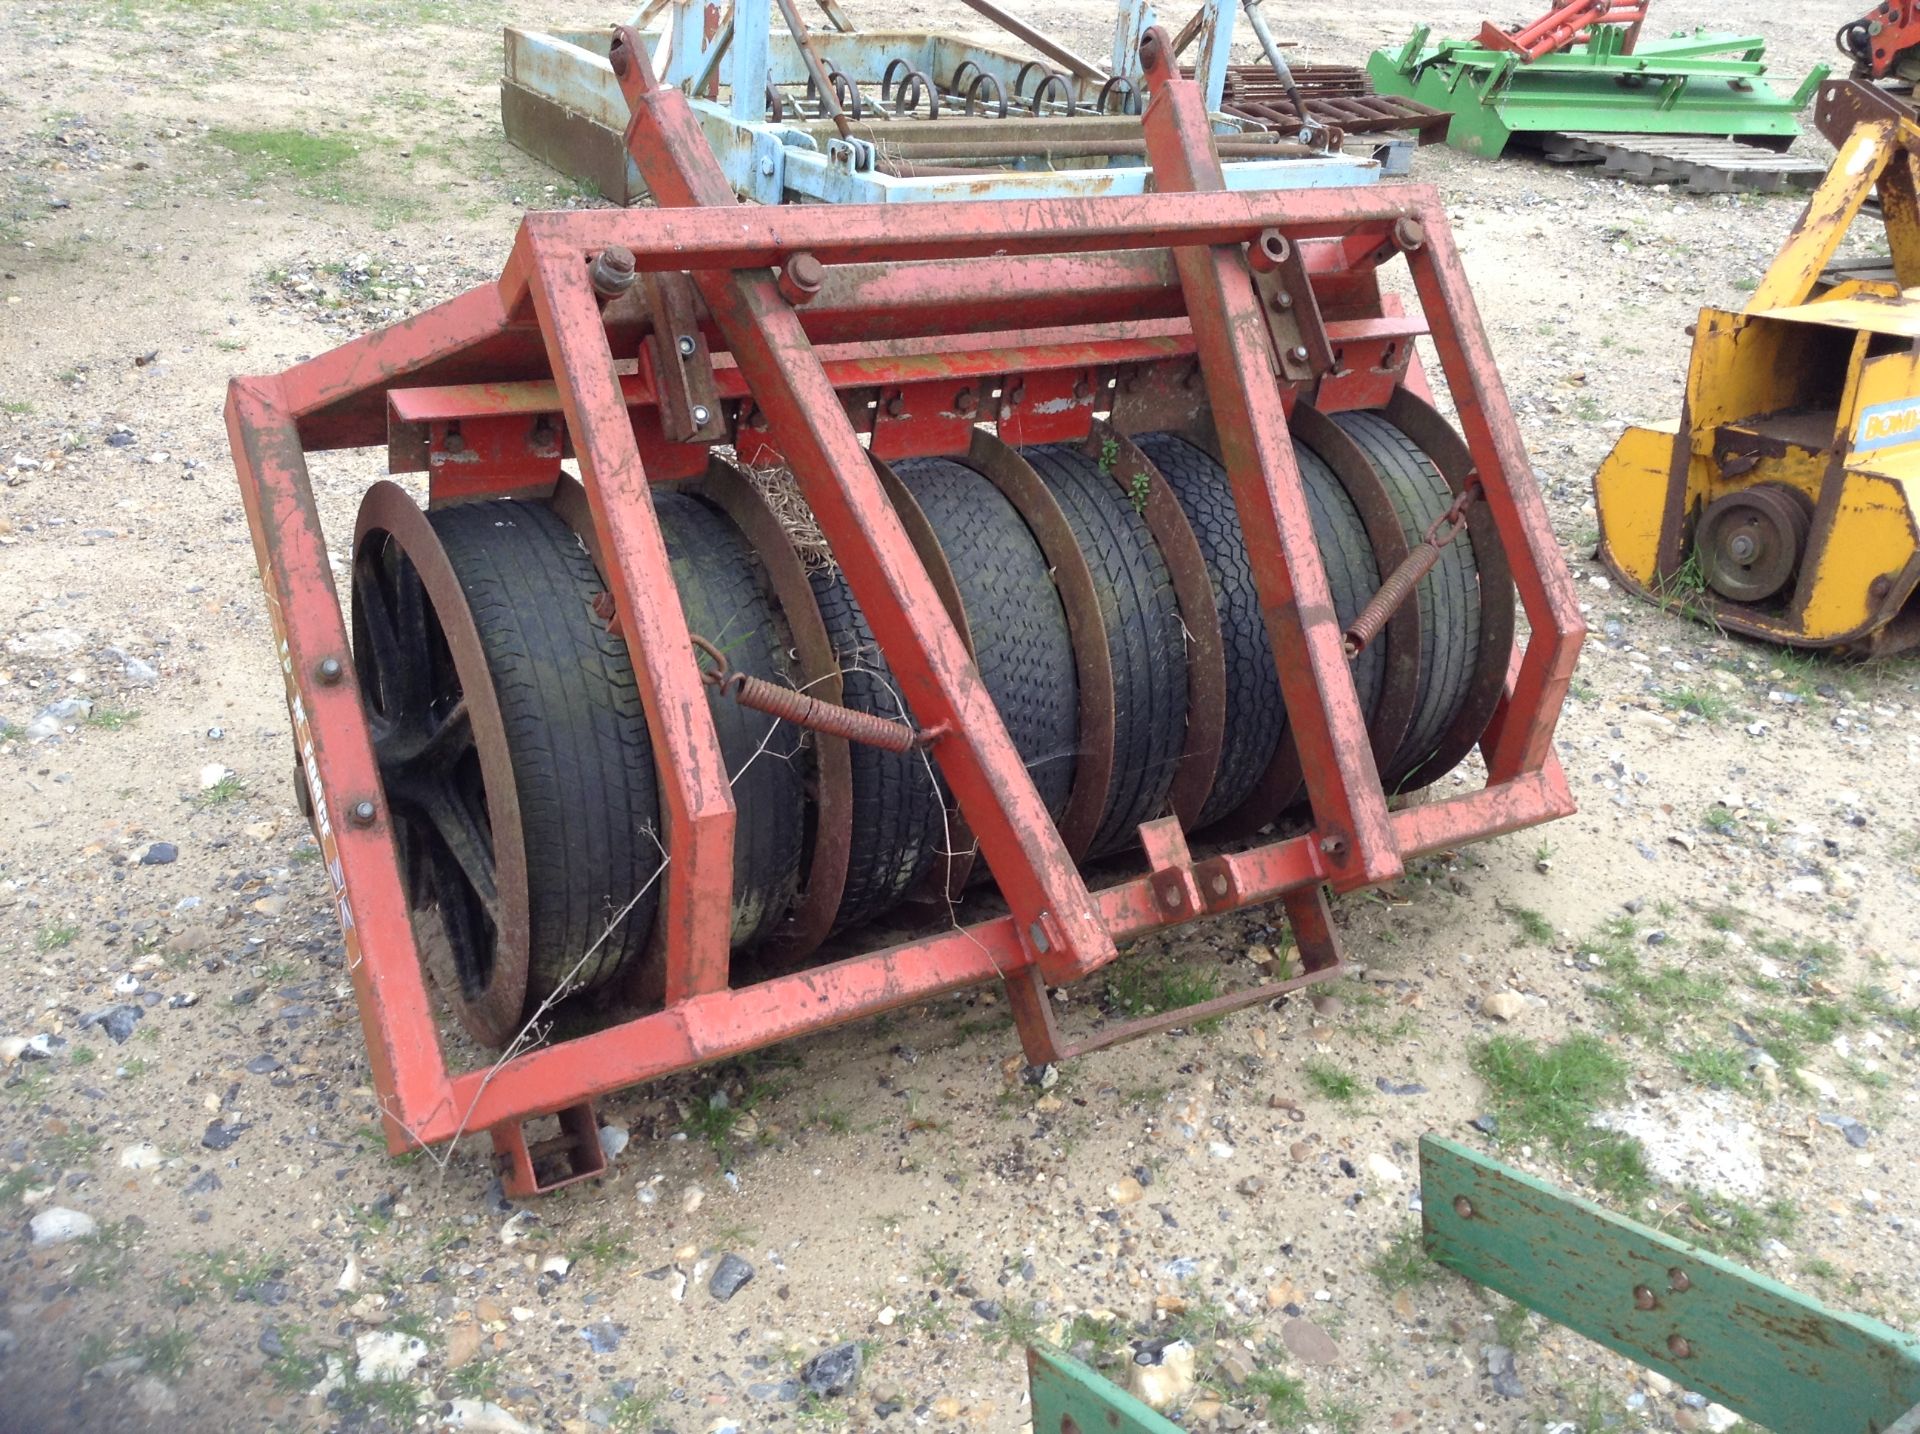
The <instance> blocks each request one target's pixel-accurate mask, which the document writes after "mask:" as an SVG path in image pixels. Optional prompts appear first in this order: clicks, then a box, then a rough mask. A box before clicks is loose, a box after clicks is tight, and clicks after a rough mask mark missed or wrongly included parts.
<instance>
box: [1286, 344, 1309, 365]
mask: <svg viewBox="0 0 1920 1434" xmlns="http://www.w3.org/2000/svg"><path fill="white" fill-rule="evenodd" d="M1287 356H1288V357H1289V358H1291V359H1293V360H1294V361H1295V362H1296V363H1305V362H1306V361H1307V346H1306V345H1305V344H1295V345H1294V346H1293V347H1292V348H1290V349H1288V350H1287Z"/></svg>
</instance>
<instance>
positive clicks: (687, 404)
mask: <svg viewBox="0 0 1920 1434" xmlns="http://www.w3.org/2000/svg"><path fill="white" fill-rule="evenodd" d="M646 290H647V307H648V308H649V309H650V310H651V311H652V313H653V331H652V332H651V333H649V334H648V335H647V339H646V345H647V357H648V359H649V361H650V362H651V363H652V365H653V381H654V383H655V385H656V386H657V387H658V389H659V393H660V429H661V432H662V433H664V434H665V435H666V437H667V438H668V439H669V440H670V441H671V442H674V443H725V442H726V441H727V422H726V417H725V415H724V413H723V412H722V410H721V408H720V386H719V384H718V383H717V382H716V381H715V379H714V376H713V355H712V354H711V353H710V352H709V351H708V349H707V339H706V335H705V334H703V333H701V332H700V321H699V310H698V308H697V307H696V305H695V302H694V299H695V296H694V289H693V280H692V279H690V278H688V277H687V275H685V274H672V273H663V274H648V275H647V276H646Z"/></svg>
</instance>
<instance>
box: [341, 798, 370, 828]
mask: <svg viewBox="0 0 1920 1434" xmlns="http://www.w3.org/2000/svg"><path fill="white" fill-rule="evenodd" d="M376 815H377V813H376V812H375V810H374V805H373V803H372V802H368V801H359V802H355V803H354V804H353V805H352V807H350V808H348V810H347V819H348V820H349V821H351V822H352V823H353V824H354V825H355V826H357V827H370V826H372V825H373V819H374V817H375V816H376Z"/></svg>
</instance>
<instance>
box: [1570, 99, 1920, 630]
mask: <svg viewBox="0 0 1920 1434" xmlns="http://www.w3.org/2000/svg"><path fill="white" fill-rule="evenodd" d="M1855 88H1856V87H1853V86H1849V85H1847V84H1846V83H1845V82H1838V83H1835V84H1829V85H1827V86H1824V87H1823V90H1822V94H1821V103H1820V110H1821V114H1820V118H1821V119H1822V120H1829V121H1835V122H1838V123H1840V124H1843V125H1846V126H1847V127H1849V129H1850V132H1847V133H1845V135H1844V139H1843V141H1841V142H1840V143H1839V151H1840V152H1839V154H1838V155H1837V156H1836V157H1835V159H1834V163H1833V168H1832V169H1831V170H1830V171H1828V174H1827V177H1826V179H1825V180H1824V181H1823V182H1822V183H1821V186H1820V188H1819V189H1818V190H1816V191H1815V192H1814V195H1813V197H1812V200H1811V201H1810V202H1809V203H1808V205H1807V209H1806V212H1805V213H1804V214H1803V215H1802V216H1801V217H1800V220H1799V222H1798V223H1797V224H1795V225H1794V227H1793V230H1792V232H1791V233H1790V234H1789V235H1788V237H1787V242H1786V244H1785V245H1784V246H1783V247H1782V249H1781V250H1780V253H1779V255H1778V256H1777V257H1776V258H1775V259H1774V261H1773V265H1772V267H1771V268H1769V269H1768V271H1767V274H1766V277H1765V278H1764V279H1762V280H1761V282H1760V286H1759V287H1758V288H1757V289H1756V290H1755V291H1754V294H1753V299H1752V301H1751V302H1750V303H1749V304H1748V305H1747V307H1746V309H1745V310H1744V311H1742V312H1740V313H1732V312H1729V311H1727V310H1724V309H1702V310H1701V312H1700V322H1699V325H1698V327H1697V328H1696V329H1695V331H1694V344H1693V359H1692V362H1691V364H1690V366H1689V368H1688V372H1687V399H1686V407H1685V409H1684V410H1683V411H1682V414H1681V417H1680V419H1679V421H1678V422H1677V423H1669V424H1662V425H1660V426H1657V427H1646V428H1642V427H1635V428H1630V429H1628V430H1627V431H1626V433H1625V434H1623V435H1622V436H1621V438H1620V441H1619V443H1617V444H1616V445H1615V446H1614V450H1613V452H1612V453H1611V454H1610V455H1609V456H1608V457H1607V460H1606V462H1605V463H1603V464H1602V465H1601V467H1600V471H1599V472H1598V473H1597V474H1596V475H1595V476H1594V480H1593V487H1594V497H1595V500H1596V502H1597V504H1598V507H1599V512H1600V550H1601V556H1602V557H1603V558H1604V559H1605V561H1606V564H1607V567H1608V568H1609V569H1611V570H1612V572H1613V574H1614V575H1615V576H1616V577H1617V578H1619V579H1620V581H1621V582H1623V583H1624V584H1626V586H1627V587H1628V588H1630V589H1632V590H1633V591H1634V592H1636V593H1639V594H1640V595H1641V596H1643V597H1646V598H1649V599H1651V600H1652V601H1655V602H1659V603H1663V604H1667V605H1672V606H1676V607H1682V608H1686V609H1688V610H1691V611H1696V612H1698V613H1699V615H1700V616H1702V617H1705V618H1708V619H1710V620H1711V621H1713V622H1715V623H1717V624H1718V625H1719V626H1721V627H1724V628H1726V629H1728V630H1729V631H1733V632H1741V633H1747V634H1750V635H1752V636H1755V637H1764V638H1770V639H1772V640H1774V641H1776V642H1783V643H1789V644H1792V645H1793V646H1796V647H1833V648H1846V649H1849V650H1851V651H1857V652H1861V653H1865V654H1870V655H1883V654H1886V653H1889V652H1895V651H1899V650H1902V649H1905V648H1908V647H1913V646H1915V645H1920V599H1916V597H1915V589H1916V588H1917V587H1920V124H1916V123H1915V121H1914V117H1913V112H1912V111H1911V110H1908V109H1907V108H1906V107H1905V106H1898V107H1897V108H1896V107H1895V106H1893V105H1892V104H1891V103H1881V102H1878V101H1876V100H1874V99H1873V98H1872V96H1870V95H1868V96H1859V95H1855V94H1853V93H1850V91H1852V90H1854V89H1855ZM1855 121H1857V122H1855ZM1822 127H1823V128H1826V127H1827V126H1826V125H1824V124H1823V126H1822ZM1876 188H1877V189H1878V191H1879V198H1880V208H1881V213H1882V217H1883V218H1884V220H1885V223H1886V230H1887V244H1888V249H1889V251H1890V259H1888V260H1883V261H1881V262H1880V265H1879V268H1880V274H1876V275H1873V276H1871V277H1857V276H1855V277H1847V276H1833V275H1827V274H1826V270H1827V266H1828V265H1829V263H1830V262H1831V261H1832V259H1833V256H1834V253H1835V251H1836V250H1837V249H1838V247H1839V245H1840V241H1841V240H1842V239H1843V238H1844V237H1845V236H1846V233H1847V230H1848V228H1849V227H1850V226H1851V225H1852V223H1853V221H1854V219H1855V217H1856V216H1857V215H1858V214H1859V212H1860V210H1861V208H1862V206H1863V205H1864V204H1865V203H1866V201H1867V199H1868V198H1869V196H1870V195H1872V194H1873V193H1874V191H1875V189H1876ZM1881 275H1885V277H1882V276H1881ZM1823 276H1824V277H1823Z"/></svg>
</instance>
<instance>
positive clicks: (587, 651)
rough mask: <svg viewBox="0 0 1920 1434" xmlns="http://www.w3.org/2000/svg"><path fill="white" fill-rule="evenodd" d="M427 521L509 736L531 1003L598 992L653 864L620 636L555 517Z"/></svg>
mask: <svg viewBox="0 0 1920 1434" xmlns="http://www.w3.org/2000/svg"><path fill="white" fill-rule="evenodd" d="M429 521H430V522H431V523H432V524H433V528H434V532H435V534H436V535H437V536H438V538H439V540H440V543H441V546H442V547H443V548H444V549H445V551H446V555H447V560H448V562H449V564H450V565H451V566H452V568H453V571H454V574H455V576H456V577H457V578H458V580H459V583H460V587H461V591H462V593H463V594H464V595H465V597H466V600H467V605H468V607H469V609H470V610H471V612H472V614H473V621H474V625H475V627H476V628H477V629H478V631H479V635H480V642H481V646H482V648H483V649H484V651H485V653H486V658H487V667H488V670H489V672H490V673H491V675H492V678H493V687H494V693H495V696H496V698H497V699H498V702H499V706H500V715H501V718H502V721H503V724H504V726H505V730H506V738H507V746H508V753H509V757H510V760H511V765H512V769H513V774H514V786H515V790H516V792H517V794H518V796H519V804H520V824H521V829H522V837H523V842H524V846H525V849H526V860H527V887H528V919H529V928H528V929H529V956H528V972H527V1003H528V1007H529V1008H531V1007H532V1006H533V1005H535V1004H537V1003H538V1002H540V1001H542V1000H544V999H545V998H546V997H548V996H550V995H552V994H553V993H554V992H555V991H556V990H557V989H558V988H559V987H560V986H561V984H562V983H563V982H565V983H567V985H568V987H569V989H583V990H593V989H595V988H598V987H601V986H605V985H606V984H607V983H609V982H610V981H611V980H612V979H613V978H614V977H615V976H616V975H617V974H619V973H620V972H621V971H622V970H623V969H625V968H626V967H627V965H628V964H629V963H631V962H634V961H637V960H639V959H641V955H642V952H643V951H644V949H645V947H646V944H647V939H648V936H649V935H650V933H651V931H652V928H653V921H654V916H655V912H656V910H657V907H658V898H659V891H658V882H657V881H655V880H654V878H655V875H656V873H657V871H658V870H659V867H660V864H661V848H660V846H659V844H658V842H657V841H656V840H655V838H654V833H656V832H657V831H658V829H659V790H658V782H657V778H656V774H655V772H654V765H653V750H652V743H651V741H650V739H649V735H648V730H647V721H646V714H645V712H644V711H643V710H642V708H641V703H640V693H639V688H638V686H637V685H636V683H635V680H634V674H633V666H632V663H631V660H630V659H629V656H628V653H627V647H626V643H625V641H624V640H623V639H622V638H621V637H620V636H619V635H618V634H615V633H610V632H608V631H607V630H606V624H605V623H604V622H602V621H600V620H599V619H598V618H596V617H595V615H594V613H593V608H592V604H593V601H594V599H595V598H596V597H598V596H599V595H600V594H601V593H602V592H603V591H604V590H605V585H604V583H603V582H602V581H601V578H600V574H599V572H598V571H597V570H596V569H595V567H594V565H593V561H592V559H591V558H590V557H589V556H588V555H587V553H586V551H585V549H584V548H582V547H581V545H580V541H579V539H578V538H576V537H575V536H574V534H573V532H572V531H571V530H570V529H569V528H568V527H567V525H566V524H565V523H564V522H562V521H561V520H560V518H559V517H558V516H557V515H556V514H555V513H554V512H553V511H552V509H550V508H548V507H547V506H546V505H545V504H542V503H522V502H506V501H487V502H477V503H465V504H459V505H456V506H453V507H447V508H440V509H436V510H434V512H432V513H431V514H430V515H429ZM509 535H510V536H509ZM643 891H644V894H643V895H641V896H640V897H639V899H638V900H637V901H635V900H634V897H635V894H636V893H639V892H643ZM630 901H631V902H633V903H634V904H633V907H632V909H631V910H630V911H629V912H627V914H626V915H625V916H624V917H623V918H622V919H621V921H620V922H619V924H618V925H617V926H615V927H614V928H613V930H612V931H611V932H610V933H608V934H607V936H606V939H605V940H604V941H603V942H601V944H600V946H599V948H598V950H597V951H594V954H593V955H592V956H591V957H588V958H587V959H585V961H584V963H583V960H582V958H583V957H585V956H586V953H587V952H588V951H589V950H590V949H591V948H592V947H593V945H594V943H595V942H596V941H598V940H600V938H601V935H602V933H603V932H606V931H607V926H608V922H609V921H610V920H611V919H612V918H613V917H614V916H615V915H616V914H617V913H618V912H619V911H620V910H621V908H623V907H625V906H626V905H627V904H628V903H629V902H630ZM576 967H577V968H578V969H577V970H576V969H575V968H576Z"/></svg>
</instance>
